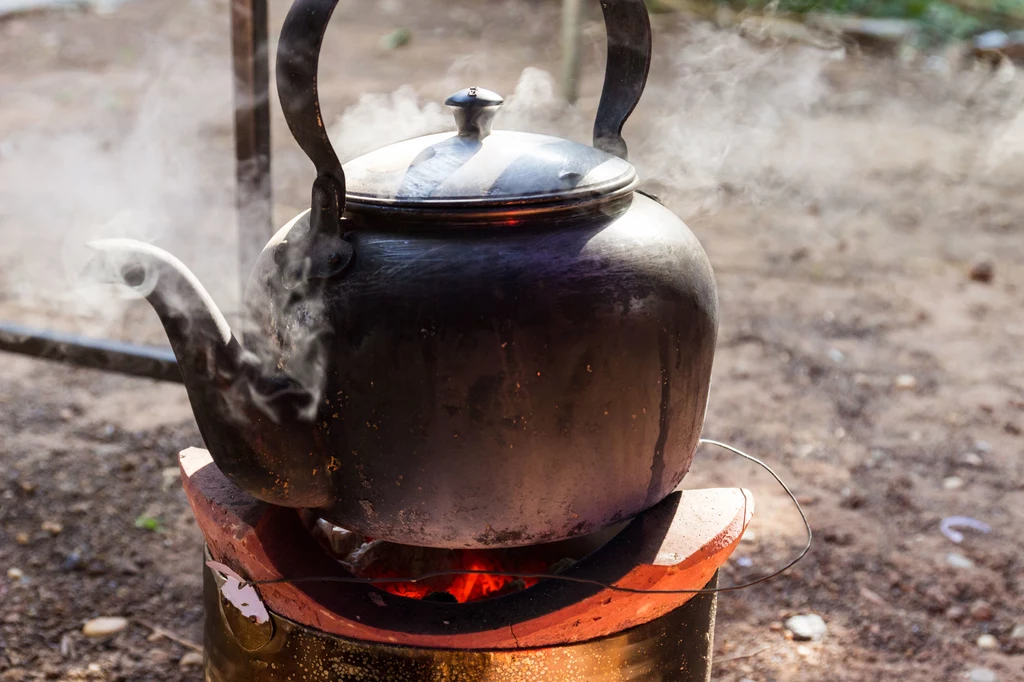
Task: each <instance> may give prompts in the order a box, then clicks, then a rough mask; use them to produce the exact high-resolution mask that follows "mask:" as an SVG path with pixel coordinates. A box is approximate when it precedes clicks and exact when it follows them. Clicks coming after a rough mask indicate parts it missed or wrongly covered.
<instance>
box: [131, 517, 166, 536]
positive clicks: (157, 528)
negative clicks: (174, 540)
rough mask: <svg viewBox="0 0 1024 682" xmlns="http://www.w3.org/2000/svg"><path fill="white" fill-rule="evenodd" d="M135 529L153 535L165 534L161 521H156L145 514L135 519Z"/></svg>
mask: <svg viewBox="0 0 1024 682" xmlns="http://www.w3.org/2000/svg"><path fill="white" fill-rule="evenodd" d="M135 527H136V528H141V529H142V530H148V531H151V532H153V533H163V532H164V525H163V524H162V523H160V519H155V518H153V517H152V516H146V515H145V514H143V515H142V516H140V517H139V518H137V519H135Z"/></svg>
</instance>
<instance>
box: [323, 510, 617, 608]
mask: <svg viewBox="0 0 1024 682" xmlns="http://www.w3.org/2000/svg"><path fill="white" fill-rule="evenodd" d="M304 516H305V520H306V524H307V527H309V528H310V530H311V531H312V533H313V535H314V537H316V538H317V540H318V541H319V542H320V544H321V545H322V546H323V547H324V548H325V549H326V550H327V551H328V552H329V553H330V554H331V555H332V556H333V557H334V558H335V559H336V560H337V561H339V562H341V564H342V565H344V566H345V568H346V569H348V570H349V571H351V572H352V573H353V574H354V575H356V576H359V577H360V578H404V577H407V576H419V575H425V574H428V573H433V572H437V571H457V570H478V571H487V570H493V571H499V572H507V573H559V572H560V571H563V570H565V569H567V568H568V567H570V566H572V565H573V564H574V563H576V562H577V561H579V560H580V559H582V558H583V557H585V556H586V555H588V554H590V553H591V552H593V551H595V550H597V549H598V548H600V547H601V546H602V545H604V544H605V543H606V542H608V541H609V540H610V539H612V538H613V537H614V536H615V535H616V534H617V533H618V532H619V531H620V530H622V528H624V527H625V525H626V524H625V522H623V523H620V524H616V525H614V526H611V527H609V528H605V529H603V530H601V531H598V532H596V533H593V534H591V535H587V536H584V537H581V538H573V539H571V540H563V541H561V542H553V543H548V544H542V545H533V546H530V547H510V548H502V549H444V548H437V547H417V546H413V545H401V544H396V543H393V542H387V541H385V540H375V539H373V538H368V537H365V536H363V535H360V534H358V533H353V532H351V531H348V530H345V529H343V528H339V527H338V526H335V525H333V524H332V523H330V522H329V521H326V520H324V519H318V518H315V517H313V516H312V515H309V514H306V515H304ZM538 582H540V581H539V579H537V578H513V577H509V576H498V575H484V574H479V573H470V574H458V575H450V576H441V577H437V578H430V579H427V580H421V581H417V582H414V583H407V582H395V583H378V584H377V585H376V587H378V588H379V589H381V590H383V591H385V592H389V593H391V594H394V595H397V596H399V597H406V598H409V599H427V600H431V601H445V602H452V603H454V602H458V603H460V604H462V603H466V602H471V601H477V600H479V599H488V598H492V597H502V596H505V595H508V594H512V593H514V592H518V591H520V590H524V589H527V588H529V587H532V586H534V585H536V584H537V583H538Z"/></svg>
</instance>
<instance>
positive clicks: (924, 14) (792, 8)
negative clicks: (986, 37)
mask: <svg viewBox="0 0 1024 682" xmlns="http://www.w3.org/2000/svg"><path fill="white" fill-rule="evenodd" d="M737 2H738V4H739V5H740V7H738V9H754V10H762V11H763V10H767V9H772V10H775V11H777V12H781V13H786V14H806V13H809V12H820V13H826V14H848V15H855V16H861V17H870V18H882V19H912V20H915V21H917V22H919V23H920V25H921V38H922V39H923V40H924V42H926V43H933V44H934V43H938V42H945V41H946V40H952V39H962V38H965V37H968V36H971V35H974V34H977V33H980V32H982V31H985V30H989V29H995V28H1003V29H1006V28H1012V27H1013V25H1014V24H1017V23H1019V21H1020V19H1021V18H1022V17H1024V0H737ZM1014 20H1016V21H1014Z"/></svg>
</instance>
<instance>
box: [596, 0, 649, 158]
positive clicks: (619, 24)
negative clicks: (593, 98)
mask: <svg viewBox="0 0 1024 682" xmlns="http://www.w3.org/2000/svg"><path fill="white" fill-rule="evenodd" d="M601 10H602V11H603V12H604V27H605V31H606V32H607V33H608V64H607V66H605V73H604V89H603V90H602V91H601V103H600V104H599V105H598V107H597V120H596V121H595V122H594V146H595V147H597V148H598V149H600V150H601V151H604V152H608V153H609V154H614V155H615V156H618V157H619V158H622V159H626V158H627V157H628V154H627V149H626V141H625V140H623V139H622V126H624V125H625V124H626V119H628V118H629V115H630V114H632V113H633V110H634V109H636V105H637V104H638V103H639V102H640V96H641V95H643V93H644V87H645V86H646V85H647V74H648V73H649V72H650V70H651V17H650V15H649V14H648V13H647V3H646V2H644V0H601Z"/></svg>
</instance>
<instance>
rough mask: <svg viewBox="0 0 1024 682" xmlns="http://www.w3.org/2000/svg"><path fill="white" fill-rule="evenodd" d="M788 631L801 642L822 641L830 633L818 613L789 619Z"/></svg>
mask: <svg viewBox="0 0 1024 682" xmlns="http://www.w3.org/2000/svg"><path fill="white" fill-rule="evenodd" d="M786 629H787V630H788V631H790V632H792V633H793V639H795V640H797V641H799V642H817V641H820V640H821V639H822V638H823V637H824V636H825V633H827V632H828V626H827V625H825V620H824V619H823V618H822V617H821V616H819V615H818V614H816V613H809V614H806V615H801V616H793V617H792V618H789V619H788V620H787V621H786Z"/></svg>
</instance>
